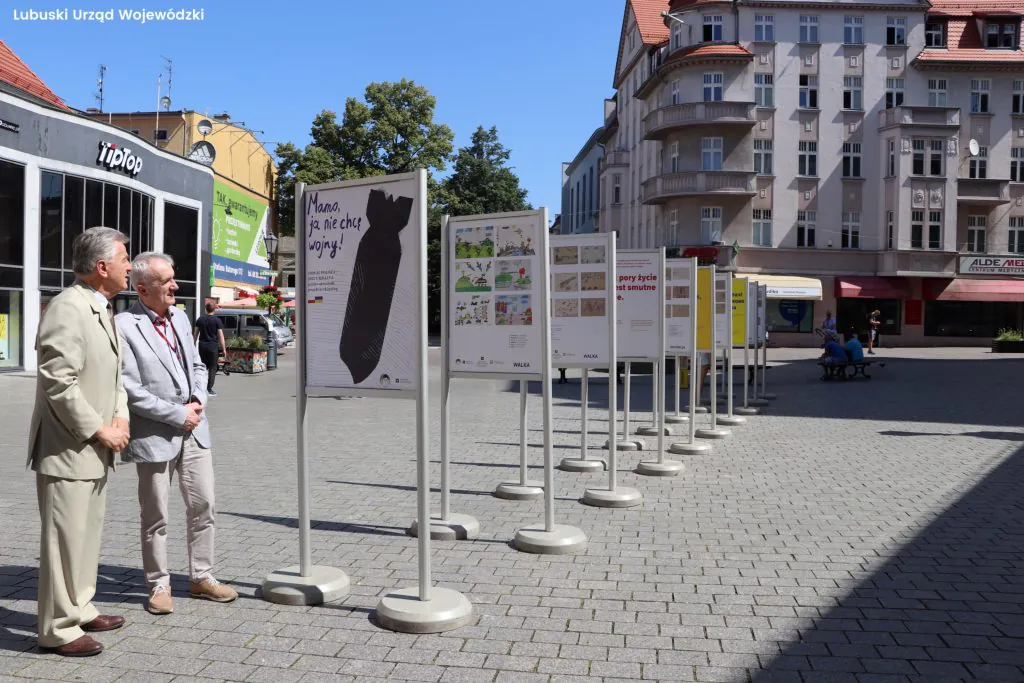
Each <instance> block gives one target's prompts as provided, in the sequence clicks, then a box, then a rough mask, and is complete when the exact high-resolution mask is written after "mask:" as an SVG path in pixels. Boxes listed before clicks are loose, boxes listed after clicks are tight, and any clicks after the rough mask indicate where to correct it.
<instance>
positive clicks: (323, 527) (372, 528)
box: [218, 482, 406, 536]
mask: <svg viewBox="0 0 1024 683" xmlns="http://www.w3.org/2000/svg"><path fill="white" fill-rule="evenodd" d="M336 483H337V482H336ZM342 483H344V482H342ZM218 514H221V515H231V516H232V517H241V518H243V519H251V520H253V521H256V522H266V523H267V524H276V525H278V526H284V527H288V528H290V529H298V528H299V522H298V520H297V519H296V518H295V517H279V516H276V515H254V514H247V513H244V512H219V513H218ZM310 527H311V528H312V529H314V530H316V531H343V532H346V533H354V534H369V535H372V536H405V535H406V533H405V528H404V527H398V526H382V525H380V524H358V523H345V522H326V521H323V520H317V519H314V520H311V522H310Z"/></svg>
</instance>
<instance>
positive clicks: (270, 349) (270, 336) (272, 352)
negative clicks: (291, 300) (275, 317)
mask: <svg viewBox="0 0 1024 683" xmlns="http://www.w3.org/2000/svg"><path fill="white" fill-rule="evenodd" d="M277 242H278V238H277V235H275V234H274V233H273V232H271V231H270V230H267V232H266V233H265V234H264V235H263V246H265V247H266V248H267V270H269V271H270V275H269V276H268V283H267V284H270V285H272V284H274V270H273V265H274V255H275V254H276V253H277ZM267 369H268V370H276V369H277V339H276V338H275V337H274V328H273V326H272V325H268V327H267Z"/></svg>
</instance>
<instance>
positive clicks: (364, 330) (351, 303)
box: [338, 190, 412, 384]
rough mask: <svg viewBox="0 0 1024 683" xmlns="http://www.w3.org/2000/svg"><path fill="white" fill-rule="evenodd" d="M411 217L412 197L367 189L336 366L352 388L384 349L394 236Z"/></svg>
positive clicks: (395, 262) (396, 256) (398, 254)
mask: <svg viewBox="0 0 1024 683" xmlns="http://www.w3.org/2000/svg"><path fill="white" fill-rule="evenodd" d="M411 213H412V197H388V196H387V195H386V194H385V193H384V191H383V190H370V196H369V198H368V199H367V200H366V222H367V223H368V225H369V227H368V228H367V230H366V232H365V233H364V234H363V238H362V239H361V240H360V241H359V249H358V250H357V251H356V261H355V267H354V268H353V269H352V284H351V286H350V287H349V291H348V305H347V306H346V308H345V325H344V326H343V327H342V330H341V343H340V344H339V347H338V351H339V354H340V355H341V361H342V362H343V363H344V364H345V366H346V367H347V368H348V370H349V372H350V373H351V374H352V380H353V381H354V382H355V383H356V384H359V383H360V382H362V381H363V380H365V379H366V378H367V377H369V376H370V373H372V372H373V371H374V369H375V368H376V367H377V364H378V363H379V362H380V354H381V352H382V351H383V350H384V337H385V335H386V334H387V329H388V318H389V317H390V315H391V302H392V299H394V296H395V281H396V280H397V278H398V266H399V264H400V263H401V261H402V243H401V241H400V239H399V233H400V232H402V229H403V228H405V226H406V225H408V223H409V216H410V215H411Z"/></svg>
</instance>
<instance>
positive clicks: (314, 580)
mask: <svg viewBox="0 0 1024 683" xmlns="http://www.w3.org/2000/svg"><path fill="white" fill-rule="evenodd" d="M260 590H261V591H262V593H263V599H264V600H266V601H267V602H274V603H277V604H279V605H322V604H324V603H325V602H334V601H335V600H341V599H342V598H343V597H345V596H346V595H348V590H349V580H348V574H346V573H345V572H343V571H341V570H340V569H335V568H334V567H323V566H320V565H315V566H314V567H313V568H312V570H311V571H310V574H309V576H301V569H300V568H299V567H298V566H295V567H285V568H284V569H278V570H277V571H276V572H274V573H272V574H268V575H267V578H265V579H263V585H262V586H260Z"/></svg>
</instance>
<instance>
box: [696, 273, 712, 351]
mask: <svg viewBox="0 0 1024 683" xmlns="http://www.w3.org/2000/svg"><path fill="white" fill-rule="evenodd" d="M714 301H715V281H714V280H713V279H712V277H711V269H710V268H705V267H700V268H697V350H698V351H711V350H712V349H711V326H712V325H714V324H715V313H714V311H715V309H714Z"/></svg>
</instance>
